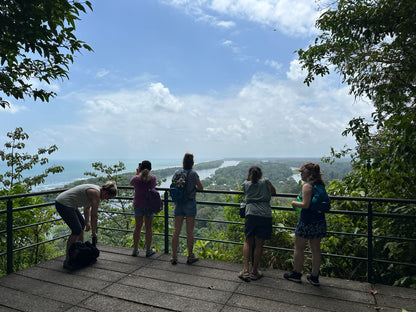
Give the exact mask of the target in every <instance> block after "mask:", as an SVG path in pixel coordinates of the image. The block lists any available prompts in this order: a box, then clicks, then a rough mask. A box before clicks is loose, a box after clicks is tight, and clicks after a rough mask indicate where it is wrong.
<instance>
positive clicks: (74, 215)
mask: <svg viewBox="0 0 416 312" xmlns="http://www.w3.org/2000/svg"><path fill="white" fill-rule="evenodd" d="M55 206H56V211H58V213H59V215H60V216H61V217H62V220H64V221H65V223H66V224H67V225H68V226H69V228H70V229H71V232H72V233H71V235H77V236H78V235H80V234H81V232H82V230H84V228H85V219H84V217H83V216H82V215H81V212H80V211H79V210H78V208H72V207H67V206H64V205H62V204H60V203H58V202H55Z"/></svg>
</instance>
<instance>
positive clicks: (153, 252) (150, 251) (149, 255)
mask: <svg viewBox="0 0 416 312" xmlns="http://www.w3.org/2000/svg"><path fill="white" fill-rule="evenodd" d="M155 253H156V249H154V248H151V249H149V250H146V258H149V257H151V256H153V255H154V254H155Z"/></svg>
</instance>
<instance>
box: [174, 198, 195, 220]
mask: <svg viewBox="0 0 416 312" xmlns="http://www.w3.org/2000/svg"><path fill="white" fill-rule="evenodd" d="M177 216H185V217H195V216H196V199H195V198H193V199H188V200H187V201H184V202H177V203H176V204H175V217H177Z"/></svg>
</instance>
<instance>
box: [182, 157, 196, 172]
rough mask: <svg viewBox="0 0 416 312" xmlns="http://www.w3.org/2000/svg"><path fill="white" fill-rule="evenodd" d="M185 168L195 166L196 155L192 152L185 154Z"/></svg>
mask: <svg viewBox="0 0 416 312" xmlns="http://www.w3.org/2000/svg"><path fill="white" fill-rule="evenodd" d="M182 163H183V169H184V170H190V169H192V167H193V166H194V155H192V154H190V153H186V154H185V156H183V162H182Z"/></svg>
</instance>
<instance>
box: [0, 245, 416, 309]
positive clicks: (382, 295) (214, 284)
mask: <svg viewBox="0 0 416 312" xmlns="http://www.w3.org/2000/svg"><path fill="white" fill-rule="evenodd" d="M99 248H100V250H101V255H100V258H99V260H98V261H97V263H95V264H94V265H92V266H91V267H88V268H85V269H82V270H79V271H77V272H74V273H69V272H67V271H65V270H64V269H63V268H62V261H63V259H62V257H60V258H57V259H54V260H51V261H47V262H44V263H42V264H39V265H37V266H34V267H31V268H28V269H25V270H21V271H19V272H16V273H13V274H11V275H8V276H4V277H2V278H0V311H39V312H48V311H71V312H87V311H100V312H107V311H122V312H130V311H149V312H157V311H191V312H199V311H201V312H202V311H209V312H215V311H221V312H236V311H242V312H243V311H267V312H269V311H285V312H291V311H308V312H309V311H310V312H313V311H338V312H342V311H345V312H360V311H386V312H387V311H400V312H401V311H402V309H406V310H407V311H416V290H412V289H404V288H398V287H390V286H384V285H372V284H368V283H360V282H355V281H347V280H341V279H333V278H325V277H321V286H320V287H314V286H312V285H310V284H309V283H308V282H307V281H306V279H305V278H304V282H303V283H302V284H296V283H292V282H289V281H286V280H285V279H283V273H284V272H282V271H279V270H264V278H262V279H261V280H258V281H251V282H250V283H245V282H243V281H241V280H239V279H238V278H237V272H238V271H239V270H241V265H239V264H233V263H228V262H220V261H212V260H200V261H199V262H197V263H195V264H193V265H186V264H185V260H186V259H185V258H184V257H183V258H179V264H178V265H176V266H173V265H171V264H170V262H169V260H170V255H168V254H163V253H157V254H156V255H154V256H153V257H151V258H146V257H144V252H143V251H142V252H141V253H140V255H139V257H137V258H134V257H131V256H130V252H131V250H130V249H127V248H121V247H113V246H103V245H100V246H99Z"/></svg>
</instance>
